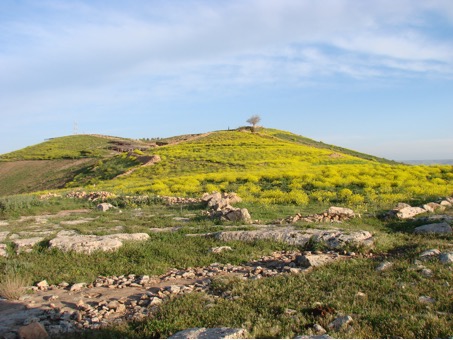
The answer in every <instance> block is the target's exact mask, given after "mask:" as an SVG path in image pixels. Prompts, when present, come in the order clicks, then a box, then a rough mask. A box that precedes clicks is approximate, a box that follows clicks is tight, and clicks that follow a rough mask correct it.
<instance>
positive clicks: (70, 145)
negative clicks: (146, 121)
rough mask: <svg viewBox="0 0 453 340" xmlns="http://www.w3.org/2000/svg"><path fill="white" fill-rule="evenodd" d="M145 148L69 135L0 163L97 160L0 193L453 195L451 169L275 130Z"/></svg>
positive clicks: (268, 198)
mask: <svg viewBox="0 0 453 340" xmlns="http://www.w3.org/2000/svg"><path fill="white" fill-rule="evenodd" d="M167 143H168V144H167ZM151 145H153V146H155V144H154V143H153V144H146V143H144V142H138V141H132V140H127V139H121V138H117V137H106V136H93V135H90V136H69V137H61V138H56V139H53V140H50V141H48V142H45V143H42V144H39V145H36V146H31V147H28V148H25V149H22V150H19V151H16V152H13V153H10V154H7V155H3V156H0V159H3V160H8V159H55V158H83V157H88V156H91V157H96V158H95V159H97V161H96V162H93V163H91V164H83V165H82V164H81V165H80V166H81V167H80V168H79V169H72V170H71V171H68V173H67V174H66V175H64V173H63V172H62V173H61V174H59V175H58V176H56V177H58V178H59V180H55V181H50V180H49V181H47V182H46V181H41V180H39V183H35V184H33V183H29V182H27V181H24V180H22V182H20V181H18V180H13V179H11V178H17V177H20V176H16V177H14V176H13V175H11V174H10V177H9V178H8V179H4V180H3V183H5V181H7V182H8V185H5V186H4V187H5V188H13V187H16V188H20V190H19V189H16V191H8V190H11V189H4V191H3V193H4V194H7V193H10V192H11V193H14V192H24V190H29V191H34V190H38V189H52V188H59V187H62V186H63V184H64V182H66V185H67V186H71V187H76V186H80V187H85V188H86V189H91V188H90V187H89V185H91V184H96V189H103V190H110V191H115V192H120V193H121V192H124V193H128V194H130V193H151V194H155V195H172V196H175V195H178V196H192V197H193V196H199V195H201V194H202V193H203V192H211V191H214V190H215V191H236V192H238V193H239V195H240V196H242V197H243V198H244V200H246V201H249V202H260V203H270V204H272V203H282V204H287V203H290V204H307V203H308V202H310V201H314V202H323V203H326V202H333V203H347V204H350V205H363V204H368V203H373V204H375V203H376V202H378V203H380V204H381V203H382V204H390V203H391V202H397V201H402V200H417V199H418V200H424V199H427V198H430V197H436V196H443V195H450V194H451V192H453V184H452V179H453V173H452V171H451V167H448V166H409V165H404V164H398V163H394V162H391V161H388V160H385V159H379V158H375V157H372V156H370V155H365V154H362V153H358V152H355V151H352V150H348V149H344V148H340V147H336V146H327V147H326V145H325V144H323V143H320V142H315V141H313V140H311V139H308V138H306V137H302V136H297V135H294V134H292V133H290V132H286V131H280V130H275V129H264V128H263V129H260V131H259V132H257V133H252V132H250V131H249V130H248V129H238V130H231V131H216V132H211V133H205V134H197V135H185V136H177V137H173V138H167V139H166V140H165V143H162V144H160V145H161V146H156V147H153V148H152V149H150V148H151ZM137 149H139V151H137ZM133 150H135V152H136V154H140V155H142V154H143V155H144V157H145V158H146V156H148V157H151V156H153V155H157V156H159V157H158V158H159V159H161V161H159V162H157V163H155V164H154V162H153V164H152V165H148V166H142V163H141V162H140V161H138V160H137V159H136V157H135V156H134V154H133V153H132V155H131V151H133ZM122 151H128V154H126V153H125V152H122ZM36 164H37V163H36ZM27 166H29V165H27ZM49 166H50V167H51V166H52V165H49ZM131 170H133V171H131ZM24 171H25V170H24ZM27 171H28V170H27ZM44 172H45V171H44ZM50 172H51V171H49V173H50ZM24 173H26V171H25V172H24ZM122 173H124V175H123V176H120V177H118V175H120V174H122ZM43 176H44V174H43ZM25 177H26V176H22V178H25ZM35 177H36V182H38V179H39V177H37V176H35ZM51 177H52V176H51ZM4 178H6V177H4ZM30 181H31V182H33V181H32V180H31V179H30ZM18 182H20V183H27V184H26V185H25V186H24V185H22V184H20V183H19V184H20V185H18ZM41 182H43V183H48V184H49V185H44V184H43V185H41V184H40V183H41ZM56 183H58V185H56ZM420 183H423V185H420ZM0 185H2V180H1V179H0ZM27 188H28V189H27Z"/></svg>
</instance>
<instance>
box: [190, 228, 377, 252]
mask: <svg viewBox="0 0 453 340" xmlns="http://www.w3.org/2000/svg"><path fill="white" fill-rule="evenodd" d="M203 235H204V236H209V237H214V238H216V239H218V240H221V241H233V240H239V241H244V242H253V241H256V240H274V241H279V242H283V243H288V244H291V245H296V246H304V245H306V244H307V243H308V242H310V241H312V242H315V243H323V244H324V245H325V246H326V247H327V248H329V249H341V248H342V247H344V246H346V245H358V246H360V245H363V246H367V247H369V246H372V245H373V236H372V235H371V233H370V232H368V231H353V232H346V231H342V230H339V229H334V230H320V229H305V230H297V229H295V228H293V227H287V228H276V227H270V228H263V229H260V230H247V231H220V232H215V233H208V234H203ZM193 236H195V235H193Z"/></svg>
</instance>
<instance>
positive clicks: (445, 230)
mask: <svg viewBox="0 0 453 340" xmlns="http://www.w3.org/2000/svg"><path fill="white" fill-rule="evenodd" d="M414 233H416V234H430V233H433V234H451V233H452V229H451V227H450V225H449V224H448V223H447V222H442V223H432V224H425V225H422V226H420V227H417V228H415V229H414Z"/></svg>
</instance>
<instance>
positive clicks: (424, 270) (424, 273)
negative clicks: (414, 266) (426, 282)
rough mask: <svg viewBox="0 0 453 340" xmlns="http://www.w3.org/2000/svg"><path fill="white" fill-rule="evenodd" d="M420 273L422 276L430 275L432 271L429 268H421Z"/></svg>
mask: <svg viewBox="0 0 453 340" xmlns="http://www.w3.org/2000/svg"><path fill="white" fill-rule="evenodd" d="M420 274H421V275H422V276H423V277H426V278H428V277H431V276H433V275H434V273H433V271H432V270H431V269H428V268H423V269H422V270H421V271H420Z"/></svg>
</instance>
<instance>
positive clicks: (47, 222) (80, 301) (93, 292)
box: [0, 196, 453, 338]
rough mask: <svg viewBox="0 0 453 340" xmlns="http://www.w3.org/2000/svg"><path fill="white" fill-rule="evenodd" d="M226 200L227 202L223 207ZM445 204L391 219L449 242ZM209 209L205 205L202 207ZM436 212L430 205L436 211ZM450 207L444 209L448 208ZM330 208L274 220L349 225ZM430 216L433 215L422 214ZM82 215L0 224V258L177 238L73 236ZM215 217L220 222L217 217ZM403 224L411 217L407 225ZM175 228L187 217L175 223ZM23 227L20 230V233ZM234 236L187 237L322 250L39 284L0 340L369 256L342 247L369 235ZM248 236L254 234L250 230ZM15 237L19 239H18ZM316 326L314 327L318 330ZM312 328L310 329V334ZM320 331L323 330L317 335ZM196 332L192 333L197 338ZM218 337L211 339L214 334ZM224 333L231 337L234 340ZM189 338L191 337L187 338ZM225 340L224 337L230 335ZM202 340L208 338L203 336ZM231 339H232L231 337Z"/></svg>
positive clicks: (8, 304)
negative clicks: (225, 283)
mask: <svg viewBox="0 0 453 340" xmlns="http://www.w3.org/2000/svg"><path fill="white" fill-rule="evenodd" d="M203 200H204V201H206V202H208V206H209V208H210V211H209V213H208V215H218V216H225V218H227V216H229V215H231V212H238V213H237V214H236V213H234V214H233V215H235V216H242V215H245V220H246V221H248V222H250V217H249V215H248V216H247V214H248V212H247V214H245V212H244V211H241V209H237V208H232V206H231V205H230V204H233V203H234V202H237V198H236V197H233V196H226V197H221V196H211V197H210V198H209V199H207V196H205V197H204V198H203ZM222 200H226V201H222ZM452 201H453V200H452V199H451V198H449V199H447V200H442V201H441V202H440V203H433V202H431V203H432V204H431V203H428V204H425V205H424V206H423V208H420V207H417V208H413V207H410V206H408V205H404V204H401V205H399V206H398V207H396V208H395V209H394V210H393V211H392V212H391V213H390V214H392V215H393V216H396V217H398V218H400V219H407V218H414V217H415V216H416V215H418V214H420V213H421V210H420V209H423V212H431V213H433V214H432V215H429V216H424V217H422V219H421V221H425V222H426V224H425V225H422V226H419V227H417V228H415V229H414V233H437V234H451V233H452V229H451V226H450V224H451V216H450V215H435V214H434V213H439V212H441V211H443V210H444V209H446V208H449V207H450V206H451V202H452ZM209 202H211V203H209ZM436 204H437V205H436ZM449 204H450V205H449ZM111 208H112V207H105V206H101V205H100V206H98V209H99V210H100V211H107V210H108V209H111ZM342 209H343V208H336V207H332V208H330V209H329V210H328V211H326V212H325V213H322V214H315V215H309V216H306V217H303V216H302V215H300V216H299V215H296V218H295V217H294V216H293V217H288V218H286V219H282V220H280V221H281V223H289V222H294V220H295V219H296V220H302V221H304V218H306V219H309V220H310V221H311V222H313V221H318V222H326V221H328V222H329V223H331V222H342V221H344V220H347V219H350V218H356V215H355V214H354V212H353V211H352V210H350V209H346V210H344V209H343V210H342ZM429 209H432V210H429ZM225 211H226V212H225ZM87 213H89V210H70V211H61V212H59V213H57V214H55V215H40V216H28V217H22V218H19V219H17V220H15V221H0V242H1V241H4V242H5V243H2V244H0V256H1V255H3V256H7V255H8V249H7V248H8V246H7V242H9V243H12V244H13V245H14V247H15V251H16V252H22V251H26V252H27V251H31V250H32V249H33V247H34V246H35V245H36V244H37V243H39V242H41V241H43V240H44V239H46V238H47V239H48V238H51V240H50V241H49V246H50V247H55V248H58V249H60V250H61V251H75V252H82V253H88V254H90V253H91V252H93V251H98V250H102V251H114V250H116V249H118V248H119V247H121V246H122V245H123V241H133V242H140V241H144V240H147V239H148V238H149V233H154V232H156V233H159V232H176V231H178V230H179V229H178V228H177V227H175V228H149V230H148V232H147V233H121V232H120V231H122V230H121V228H118V229H117V230H114V229H111V230H109V234H107V235H102V236H99V235H86V234H83V235H82V234H80V233H79V232H78V231H77V230H73V229H71V228H74V227H75V226H78V225H84V224H89V223H92V222H93V221H94V220H95V219H96V218H95V217H88V216H84V214H87ZM219 214H220V215H219ZM408 216H410V217H408ZM55 218H65V219H64V220H63V221H60V222H59V223H54V222H53V219H55ZM178 218H179V219H180V220H179V221H180V222H181V223H184V221H185V219H186V220H190V217H184V218H181V217H178ZM25 224H26V225H27V227H26V228H24V227H23V226H24V225H25ZM18 226H20V228H19V227H18ZM234 227H235V228H236V229H241V228H243V229H247V230H234V231H230V230H228V228H229V226H225V228H224V229H225V230H223V231H220V232H215V233H201V234H200V233H199V234H188V235H187V236H188V237H194V236H196V237H214V238H216V239H218V240H221V241H225V242H227V241H231V240H241V241H244V242H250V241H256V240H261V239H271V240H276V241H280V242H284V243H288V244H292V245H297V246H304V245H306V244H307V243H308V242H321V243H322V244H323V246H324V249H328V250H324V251H313V252H310V251H278V252H274V253H273V254H272V255H271V256H265V257H262V258H258V259H255V260H251V261H250V262H248V263H244V264H242V265H231V264H220V263H212V264H211V265H209V266H204V267H194V268H185V269H172V270H169V271H168V272H167V273H165V274H163V275H160V276H146V275H144V276H143V275H142V276H137V275H133V274H128V275H122V276H110V277H98V278H97V279H96V280H95V281H93V282H79V283H75V284H74V283H73V284H68V283H65V282H61V283H60V284H58V285H49V284H48V283H47V282H46V281H45V280H44V281H41V282H39V283H37V284H36V285H35V286H33V287H30V290H29V293H28V294H27V295H25V296H23V297H21V298H20V301H13V302H12V301H7V300H0V337H4V338H17V337H22V338H37V337H41V336H49V335H50V336H53V337H58V336H59V335H61V334H62V333H68V332H74V331H79V330H83V329H98V328H101V327H105V326H107V325H110V324H112V323H117V322H124V321H130V320H140V319H142V318H145V317H148V316H149V315H150V314H152V313H154V312H155V311H156V310H157V308H159V305H161V304H162V303H164V302H165V301H166V300H168V299H171V298H173V297H175V296H178V295H182V294H187V293H191V292H195V291H203V292H206V293H207V294H208V295H209V296H211V298H212V299H219V298H222V299H233V300H234V299H235V296H229V295H228V294H225V293H222V295H220V296H219V295H217V294H216V292H215V291H213V290H212V289H211V283H212V280H213V279H215V278H219V277H229V276H234V277H238V278H240V279H243V280H258V279H261V278H263V277H271V276H277V275H294V274H300V273H303V272H307V271H310V270H311V269H312V268H314V267H319V266H323V265H325V264H327V263H330V262H333V261H340V260H349V259H351V258H354V257H357V256H361V257H363V256H370V257H372V256H373V255H372V254H371V253H368V254H367V255H364V254H356V253H354V252H353V251H346V250H344V249H348V246H349V245H351V244H353V245H360V246H364V247H368V248H369V247H372V245H373V243H374V241H375V240H374V237H373V235H372V234H371V233H370V232H368V231H365V230H355V231H347V230H343V229H341V228H339V227H338V226H337V225H336V226H335V227H332V226H328V227H326V226H325V225H324V227H323V228H320V229H317V228H307V229H298V228H297V227H294V226H292V225H286V226H284V227H282V226H277V225H254V224H249V225H244V226H234ZM250 228H252V229H253V230H250ZM19 229H20V231H19ZM210 251H211V252H214V253H218V252H228V251H234V250H233V249H231V248H230V247H228V246H221V247H216V248H212V249H211V250H210ZM433 258H436V259H438V260H439V261H440V262H441V263H444V264H446V265H451V263H453V252H440V251H439V250H437V249H428V250H426V251H425V252H423V253H422V254H420V256H419V259H417V261H418V262H417V263H416V268H414V270H416V271H419V272H421V273H422V275H423V276H426V277H430V276H432V275H433V273H432V272H430V269H428V268H426V267H425V266H424V265H423V261H424V260H425V259H433ZM391 266H392V263H391V262H386V261H384V262H382V263H381V264H380V265H379V266H378V267H377V268H376V270H377V271H385V270H388V268H391ZM420 299H421V300H420V301H422V302H423V303H426V304H429V303H432V301H431V300H430V299H431V298H430V297H429V296H421V297H420ZM350 318H351V317H350V316H344V315H340V316H338V318H337V319H335V320H334V322H333V325H332V329H337V328H338V327H343V326H345V325H347V324H348V323H350V322H351V320H350ZM318 326H319V325H318ZM313 327H314V328H316V325H315V326H313ZM321 328H322V327H321ZM191 331H192V332H195V333H196V334H198V335H197V336H198V337H200V336H201V335H200V334H205V333H204V332H208V333H206V334H208V335H209V334H211V335H212V334H224V335H225V334H230V333H231V332H232V331H230V330H228V329H218V330H214V331H213V332H214V333H210V332H211V330H206V329H201V330H200V329H197V330H191ZM197 332H198V333H197ZM216 332H217V333H216ZM313 332H314V333H315V334H318V335H322V336H323V337H328V336H327V335H325V333H326V332H327V331H326V330H320V329H318V330H316V329H315V330H314V331H313ZM233 333H234V334H239V335H237V336H238V337H243V336H245V334H246V333H245V330H235V331H234V332H233ZM233 333H231V334H233ZM191 334H192V333H191ZM231 334H230V335H231ZM187 336H191V335H187V334H185V333H184V334H182V335H181V334H179V335H178V334H175V335H174V338H181V337H187ZM206 336H207V335H206ZM231 336H233V335H231ZM234 336H236V335H234Z"/></svg>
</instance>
